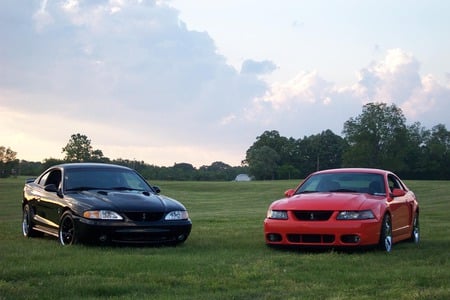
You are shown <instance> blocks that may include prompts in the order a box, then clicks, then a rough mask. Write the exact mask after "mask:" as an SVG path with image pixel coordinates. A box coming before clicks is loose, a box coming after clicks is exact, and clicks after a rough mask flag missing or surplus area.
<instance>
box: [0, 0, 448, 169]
mask: <svg viewBox="0 0 450 300" xmlns="http://www.w3.org/2000/svg"><path fill="white" fill-rule="evenodd" d="M0 6H1V9H0V146H5V147H9V148H11V149H12V150H13V151H15V152H17V158H18V159H21V160H28V161H43V160H44V159H47V158H61V159H62V158H64V153H62V148H63V147H64V146H65V145H66V144H67V143H68V142H69V140H70V137H71V135H72V134H76V133H80V134H83V135H86V136H87V137H88V138H89V139H90V140H91V145H92V147H93V149H94V150H95V149H100V150H102V152H103V154H104V156H106V157H109V158H110V159H118V158H122V159H130V160H138V161H145V162H146V163H148V164H152V165H157V166H173V165H174V164H175V163H182V162H183V163H190V164H192V165H194V166H195V167H200V166H203V165H211V164H212V163H213V162H216V161H221V162H224V163H227V164H229V165H231V166H239V165H240V164H241V161H242V160H243V159H245V154H246V151H247V150H248V148H249V147H250V146H251V145H252V144H253V143H254V142H255V141H256V138H257V137H258V136H260V135H261V134H263V133H264V132H265V131H267V130H276V131H278V132H279V133H280V135H281V136H285V137H293V138H295V139H300V138H304V137H305V136H310V135H313V134H319V133H321V132H322V131H324V130H327V129H330V130H332V131H333V132H334V133H335V134H338V135H342V130H343V125H344V123H345V121H347V120H349V119H350V118H353V117H357V116H358V115H359V114H361V112H362V107H363V105H364V104H366V103H368V102H377V103H379V102H384V103H387V104H389V105H390V104H395V105H396V106H398V107H400V108H401V109H402V111H403V114H404V115H405V117H406V120H407V124H412V123H414V122H420V123H421V125H422V126H424V127H425V128H427V129H431V128H432V127H433V126H435V125H438V124H444V125H445V126H446V128H447V129H448V130H449V129H450V113H449V112H450V39H449V38H448V34H449V32H450V14H449V12H450V1H441V0H439V1H438V0H423V1H419V0H396V1H392V0H364V1H361V0H326V1H325V0H282V1H278V0H277V1H275V0H153V1H145V0H109V1H108V0H84V1H83V0H67V1H63V0H54V1H52V0H31V1H17V0H0Z"/></svg>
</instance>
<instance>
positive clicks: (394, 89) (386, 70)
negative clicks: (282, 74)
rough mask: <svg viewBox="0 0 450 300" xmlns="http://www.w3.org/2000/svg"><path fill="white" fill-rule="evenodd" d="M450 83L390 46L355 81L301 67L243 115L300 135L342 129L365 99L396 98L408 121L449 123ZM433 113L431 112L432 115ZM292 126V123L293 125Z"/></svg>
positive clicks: (257, 100)
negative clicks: (425, 72) (426, 72)
mask: <svg viewBox="0 0 450 300" xmlns="http://www.w3.org/2000/svg"><path fill="white" fill-rule="evenodd" d="M449 98H450V85H449V84H448V83H447V84H446V85H445V84H442V83H440V82H438V81H437V80H436V79H435V77H434V76H432V75H425V76H422V75H421V74H420V63H419V62H418V60H417V59H416V58H415V57H414V56H413V55H412V54H411V53H408V52H406V51H403V50H401V49H391V50H388V51H387V52H386V54H385V57H384V58H383V59H381V60H380V61H375V62H372V63H371V64H370V65H369V66H367V67H365V68H362V69H361V70H360V71H359V72H358V74H357V78H356V82H355V83H354V84H352V85H348V86H338V85H336V84H335V83H333V82H330V81H327V80H325V79H324V78H322V77H321V76H320V75H319V74H318V73H317V71H312V72H304V71H302V72H300V73H298V74H297V75H296V76H295V77H294V78H292V79H291V80H289V81H287V82H284V83H274V84H272V85H271V87H270V89H269V90H268V91H267V92H266V93H265V94H264V95H263V96H261V97H257V98H255V100H254V102H253V104H252V107H251V108H248V109H247V110H246V118H247V119H250V120H253V121H258V120H260V122H261V123H264V124H265V125H266V126H270V125H271V126H273V127H275V126H276V127H277V128H279V129H280V130H283V131H285V132H292V133H293V134H294V136H299V134H298V133H297V134H296V135H295V132H298V131H299V130H301V131H305V130H304V129H303V128H308V129H309V130H315V132H316V133H317V132H320V131H322V130H326V129H332V130H333V131H335V132H336V133H340V130H341V129H342V128H343V124H344V122H345V121H346V120H348V119H349V118H350V117H353V116H356V115H358V114H360V113H361V107H362V105H363V104H365V103H367V102H384V103H389V104H390V103H394V104H396V105H397V106H399V107H400V108H401V109H402V110H403V113H404V114H405V116H406V117H407V121H409V122H411V123H412V122H417V121H418V122H421V123H423V124H424V125H426V126H428V127H431V126H434V125H436V124H437V123H439V122H441V123H446V122H447V123H448V121H449V118H448V115H447V112H448V111H450V102H449V101H447V99H449ZM433 116H434V117H433ZM292 126H296V127H294V128H292Z"/></svg>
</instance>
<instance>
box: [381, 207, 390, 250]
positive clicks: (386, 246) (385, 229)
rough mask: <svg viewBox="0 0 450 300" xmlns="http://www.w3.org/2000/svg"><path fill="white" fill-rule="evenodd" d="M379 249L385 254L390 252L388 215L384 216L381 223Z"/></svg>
mask: <svg viewBox="0 0 450 300" xmlns="http://www.w3.org/2000/svg"><path fill="white" fill-rule="evenodd" d="M379 248H380V249H381V250H383V251H385V252H388V253H389V252H391V251H392V221H391V216H390V215H389V214H385V215H384V217H383V222H382V223H381V232H380V242H379Z"/></svg>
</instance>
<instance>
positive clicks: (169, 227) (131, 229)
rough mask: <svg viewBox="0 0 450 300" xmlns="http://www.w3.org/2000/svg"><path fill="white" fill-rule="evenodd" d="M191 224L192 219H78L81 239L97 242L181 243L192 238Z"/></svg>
mask: <svg viewBox="0 0 450 300" xmlns="http://www.w3.org/2000/svg"><path fill="white" fill-rule="evenodd" d="M191 228H192V222H191V220H180V221H158V222H126V221H94V220H88V219H83V218H80V219H78V220H77V222H76V231H77V232H76V234H77V236H78V239H79V240H80V241H83V242H93V243H97V242H99V243H121V244H178V243H182V242H184V241H185V240H186V239H187V238H188V236H189V234H190V232H191Z"/></svg>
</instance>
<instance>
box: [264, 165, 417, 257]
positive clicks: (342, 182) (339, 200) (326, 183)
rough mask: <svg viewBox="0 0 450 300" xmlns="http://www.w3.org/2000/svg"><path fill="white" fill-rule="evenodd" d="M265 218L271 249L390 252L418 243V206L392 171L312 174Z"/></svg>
mask: <svg viewBox="0 0 450 300" xmlns="http://www.w3.org/2000/svg"><path fill="white" fill-rule="evenodd" d="M285 196H286V198H283V199H280V200H277V201H275V202H273V203H272V204H271V205H270V206H269V209H268V211H267V217H266V219H265V220H264V235H265V241H266V244H268V245H297V246H328V247H356V246H371V245H378V246H379V247H380V248H381V249H383V250H384V251H386V252H390V251H391V250H392V245H393V244H394V243H396V242H399V241H402V240H410V241H412V242H414V243H416V244H417V243H419V238H420V233H419V204H418V202H417V199H416V196H415V195H414V193H413V192H412V191H411V190H410V189H408V187H407V186H406V185H405V184H404V183H403V182H402V181H401V180H400V178H399V177H398V176H396V175H395V174H394V173H392V172H390V171H386V170H379V169H367V168H348V169H332V170H324V171H318V172H315V173H312V174H311V175H309V176H308V177H307V178H306V179H305V180H304V181H303V182H302V183H301V184H300V185H299V186H298V187H297V188H296V189H290V190H287V191H286V192H285Z"/></svg>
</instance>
